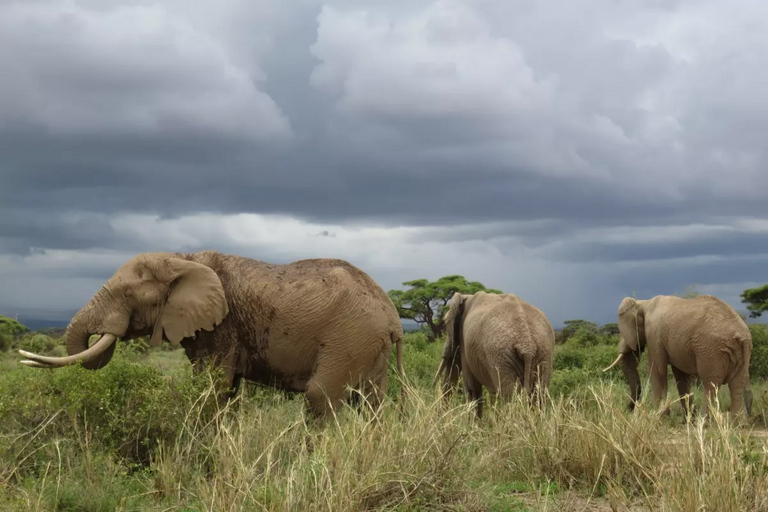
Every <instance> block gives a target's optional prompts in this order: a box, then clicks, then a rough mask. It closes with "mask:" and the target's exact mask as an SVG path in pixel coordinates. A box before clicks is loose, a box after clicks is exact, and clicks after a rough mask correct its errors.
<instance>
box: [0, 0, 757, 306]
mask: <svg viewBox="0 0 768 512" xmlns="http://www.w3.org/2000/svg"><path fill="white" fill-rule="evenodd" d="M764 10H765V7H764V6H762V4H760V3H757V2H756V1H752V0H744V1H743V2H740V3H739V7H738V8H736V9H733V8H728V7H727V6H723V5H720V4H718V3H716V2H711V1H705V2H692V1H688V0H679V1H676V2H655V1H647V2H632V3H630V2H618V3H617V2H610V1H608V0H578V1H575V2H569V3H568V4H567V5H565V4H563V3H562V2H555V0H538V1H537V2H528V3H519V2H518V3H515V2H512V3H510V2H500V1H496V0H482V1H480V2H473V3H470V2H462V1H443V0H436V1H431V0H430V1H427V0H420V1H418V2H399V1H398V2H390V3H387V4H381V2H369V1H364V2H350V1H347V0H344V1H341V0H337V1H334V0H330V1H327V2H321V1H319V0H318V1H316V0H311V1H302V2H292V3H290V4H288V3H285V4H278V3H276V2H271V3H270V2H248V1H245V0H238V1H235V2H229V3H227V4H226V5H221V4H220V3H216V2H213V1H212V0H210V1H209V0H205V1H202V0H201V1H200V2H198V3H195V4H194V5H193V4H192V3H189V2H184V1H181V0H165V1H162V0H155V1H151V0H147V1H143V2H140V3H127V2H126V3H124V2H120V1H118V0H114V1H110V2H93V1H82V0H81V1H74V2H60V1H56V0H40V1H37V2H20V1H19V2H4V3H2V4H0V66H2V67H3V69H4V70H5V71H4V79H3V80H2V81H1V82H0V181H1V182H2V186H0V277H2V278H3V279H6V280H8V282H10V283H13V285H14V286H26V287H27V288H29V287H34V286H40V287H42V286H45V283H58V284H56V286H61V287H62V288H61V289H62V290H63V289H64V288H65V287H68V288H67V289H72V290H77V291H73V292H72V293H71V294H67V293H62V294H61V299H60V301H59V302H55V301H52V300H51V301H48V302H45V301H42V302H41V303H40V306H39V307H40V308H48V310H50V309H51V308H53V309H55V308H56V307H59V308H64V309H67V308H70V307H71V304H72V303H76V301H80V300H82V298H83V297H85V296H87V295H88V294H89V293H90V292H91V291H92V290H93V289H94V287H97V285H98V281H99V280H102V279H104V278H106V277H108V276H109V275H111V273H112V272H113V271H114V268H115V267H116V265H117V262H118V261H120V260H121V258H127V257H129V256H130V255H131V254H134V253H136V252H140V251H151V250H199V249H204V248H211V247H214V248H218V249H220V250H228V251H232V252H241V253H246V254H248V255H251V256H253V257H263V258H272V259H274V260H280V261H284V260H285V261H287V260H290V258H293V257H303V256H313V255H316V254H318V253H323V254H325V255H334V254H340V255H347V256H348V257H349V258H350V259H354V260H355V261H359V262H361V264H362V265H367V267H366V268H367V269H368V270H369V271H370V272H371V274H372V275H374V277H376V278H377V279H379V280H380V281H382V282H383V283H385V284H386V286H395V285H397V284H398V283H399V282H402V281H405V280H408V279H410V278H412V276H411V275H410V272H412V271H413V272H417V271H418V272H422V273H423V275H427V274H429V273H430V272H431V273H433V274H434V275H432V277H438V274H440V272H443V273H453V271H454V270H455V271H457V272H458V271H460V272H463V273H465V274H467V275H469V274H472V275H474V274H477V275H480V276H483V278H484V279H486V280H489V281H494V282H496V281H498V283H500V284H499V285H498V286H501V285H503V286H507V287H510V288H516V289H518V290H520V289H522V290H524V291H526V293H528V294H529V295H531V296H533V297H534V298H536V299H537V300H540V301H541V302H542V303H543V305H544V306H545V309H547V310H548V311H551V312H552V315H554V316H555V317H556V318H560V319H563V318H566V317H570V316H572V315H573V314H584V315H595V317H596V318H597V317H600V318H604V317H605V316H604V315H606V313H605V311H608V312H609V313H607V314H608V317H610V316H611V315H613V309H614V308H613V305H612V301H615V300H616V298H617V297H618V298H619V300H620V298H621V296H623V295H622V294H626V293H625V291H624V290H625V289H626V288H628V287H634V286H637V285H638V284H639V285H642V286H643V287H644V288H642V290H643V292H644V293H647V294H655V293H657V292H658V291H659V290H669V289H670V288H673V289H675V290H681V289H682V288H683V287H684V286H685V285H686V284H690V283H694V282H696V283H704V284H705V285H707V286H731V285H733V286H740V284H739V283H742V284H743V283H746V282H753V281H755V280H758V281H759V279H760V277H759V276H760V274H759V266H760V264H761V263H760V262H762V258H764V257H765V256H766V255H768V246H766V242H765V241H764V240H763V239H764V238H765V237H764V233H765V229H762V228H760V229H758V228H754V227H751V228H750V227H744V226H743V225H742V224H739V222H742V221H744V219H747V220H749V219H757V220H760V219H763V220H764V219H768V207H766V205H767V204H768V188H766V187H763V186H761V184H762V183H763V182H764V180H765V178H764V175H763V173H764V169H765V167H766V164H768V154H766V150H765V148H764V140H765V135H766V134H765V130H766V128H765V127H766V126H768V123H766V120H768V117H767V116H768V110H766V109H765V108H764V107H765V102H764V100H763V96H764V90H765V87H764V86H765V84H766V83H768V71H766V70H767V69H768V68H767V67H766V66H764V65H763V64H764V63H765V62H768V50H766V48H768V45H767V44H765V43H768V41H766V36H765V34H768V26H765V25H768V22H766V21H764V20H766V19H768V17H766V16H763V14H765V12H764ZM692 20H711V23H710V22H703V23H698V22H694V21H692ZM201 213H207V214H211V215H216V214H223V215H226V216H229V217H227V218H233V216H236V215H239V214H243V213H255V214H268V215H272V214H276V215H283V216H290V217H292V218H294V219H302V220H303V221H304V222H306V223H312V224H311V225H309V226H308V227H307V228H306V232H303V231H301V229H300V228H298V227H296V226H294V225H290V226H287V225H285V226H283V225H282V224H281V226H283V227H282V228H281V229H289V228H290V229H291V230H293V231H290V233H282V232H281V233H275V231H273V230H274V229H277V228H270V226H272V224H270V223H269V221H258V222H266V224H265V225H266V226H267V227H265V228H263V229H262V227H259V228H258V229H256V228H252V231H249V229H251V228H245V227H243V226H242V225H241V224H237V229H235V230H234V231H232V230H230V231H227V230H225V229H223V228H221V229H213V228H209V227H207V224H205V222H209V221H208V220H205V221H204V220H200V223H201V224H200V225H199V226H198V225H195V224H194V223H192V224H190V223H183V222H181V223H175V224H174V223H173V222H171V221H173V220H180V221H183V220H184V219H185V218H188V217H189V216H194V215H198V214H201ZM145 215H146V216H149V217H144V216H145ZM152 216H156V217H157V218H159V219H160V220H159V221H157V220H156V219H154V218H153V217H152ZM211 219H216V220H210V222H219V223H225V222H226V221H225V220H222V219H223V217H216V216H215V217H211ZM165 221H168V222H165ZM164 222H165V223H164ZM253 222H254V223H256V224H258V222H257V221H255V220H254V221H253ZM131 223H134V224H133V225H131ZM254 225H255V224H254ZM689 225H701V226H704V227H705V228H702V230H701V231H700V232H694V231H690V229H689V228H686V226H689ZM259 226H261V224H259ZM360 226H367V227H368V228H371V229H374V228H375V229H381V230H384V231H366V232H365V234H360V232H358V231H355V229H358V228H360ZM233 229H234V228H233ZM271 229H272V230H271ZM654 229H658V230H659V231H660V232H662V231H664V230H665V229H672V230H674V229H677V230H679V232H680V233H681V235H680V238H677V239H676V238H674V237H654V236H652V234H653V230H654ZM686 229H688V231H686ZM386 230H389V231H386ZM398 230H404V231H402V232H401V231H398ZM233 233H235V234H233ZM325 233H327V234H325ZM280 237H284V241H283V242H282V243H283V244H284V245H285V246H286V248H284V249H281V246H280V242H278V240H283V239H281V238H280ZM355 237H360V238H359V240H358V238H355ZM633 237H634V238H633ZM299 241H300V243H299ZM302 244H303V245H302ZM393 244H400V245H398V246H397V247H398V248H397V249H394V248H392V247H393ZM385 249H386V250H385ZM390 250H391V254H392V256H391V258H392V261H387V260H384V259H383V257H380V256H378V257H377V254H380V253H382V252H384V253H386V254H390V253H389V252H386V251H390ZM366 251H368V252H366ZM458 251H464V252H465V253H466V251H474V252H472V254H471V255H470V256H469V257H462V258H455V259H451V256H449V255H450V254H451V253H455V252H458ZM100 254H104V255H107V256H105V257H104V259H102V260H98V257H97V256H94V255H100ZM443 255H444V256H443ZM702 256H711V257H712V258H711V259H706V258H705V259H701V257H702ZM94 257H96V258H97V260H94V259H93V258H94ZM696 257H699V259H698V260H696ZM715 257H719V258H720V259H717V258H715ZM441 258H442V259H441ZM745 258H746V259H745ZM749 258H752V259H749ZM694 260H695V263H694V262H693V261H694ZM681 261H691V263H690V264H680V263H679V262H681ZM425 262H429V263H425ZM505 262H509V264H508V266H507V264H506V263H505ZM542 262H546V263H542ZM747 262H753V263H747ZM546 265H549V266H551V267H547V266H546ZM507 267H508V268H509V269H511V270H505V268H507ZM430 269H431V270H430ZM490 269H492V270H490ZM430 275H431V274H430ZM35 276H40V279H38V278H37V277H35ZM525 276H529V277H525ZM624 276H627V277H624ZM43 278H44V279H46V280H47V281H42V279H43ZM537 280H538V281H537ZM547 280H551V281H547ZM686 280H687V281H688V282H686ZM537 282H547V283H549V284H548V285H546V286H557V283H561V282H562V283H563V284H562V286H563V287H581V288H582V289H587V290H588V295H589V297H590V299H589V300H584V301H578V299H577V298H576V297H578V294H576V292H573V293H574V295H573V296H572V297H571V296H568V297H563V296H559V295H557V294H552V293H549V292H546V291H544V290H542V288H544V285H538V284H537ZM729 283H730V284H729ZM723 290H726V289H725V288H723ZM36 293H37V294H38V295H40V294H41V293H42V292H41V291H38V292H36ZM569 293H570V292H569ZM724 293H726V292H724ZM727 293H728V294H730V296H731V297H732V296H733V290H732V289H731V288H728V289H727ZM35 300H36V295H35V292H34V290H33V291H32V292H29V293H27V292H24V293H23V294H22V295H19V296H17V298H12V297H11V295H10V294H9V293H5V294H3V293H0V306H2V307H14V306H16V305H17V304H26V305H28V307H32V305H33V304H34V303H35ZM46 300H47V299H46ZM43 302H45V304H43ZM65 305H66V308H65V307H64V306H65ZM25 307H26V306H25ZM33 309H34V308H33ZM67 310H69V309H67Z"/></svg>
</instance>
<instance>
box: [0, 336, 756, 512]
mask: <svg viewBox="0 0 768 512" xmlns="http://www.w3.org/2000/svg"><path fill="white" fill-rule="evenodd" d="M569 341H570V340H569ZM440 345H441V344H440V343H427V342H426V340H425V339H424V338H423V337H421V336H419V335H409V336H408V338H407V341H406V347H405V370H406V374H407V376H408V377H407V378H408V383H407V385H408V394H407V399H406V402H405V404H403V405H404V407H403V409H402V412H401V409H400V404H398V403H395V400H398V399H399V398H397V397H398V396H399V388H400V386H401V383H400V382H398V381H397V379H396V378H395V377H394V375H395V374H394V372H392V373H391V375H392V378H391V380H390V385H389V389H388V394H389V396H391V397H392V398H391V399H387V400H386V401H385V402H384V403H383V404H382V406H381V407H380V409H379V410H377V411H372V410H370V408H368V407H366V404H363V407H362V408H361V410H360V411H358V410H355V409H352V408H350V407H345V408H344V409H343V410H342V411H340V412H339V414H338V415H337V416H336V417H335V418H334V419H333V420H332V421H331V422H330V423H329V424H328V425H327V428H326V429H324V430H317V429H315V428H313V427H312V426H311V425H307V424H305V422H304V415H303V406H304V403H303V398H302V397H301V395H286V394H283V393H278V392H273V391H271V390H267V389H264V388H260V387H257V386H251V385H247V386H245V387H244V389H243V393H242V394H241V395H240V396H238V398H237V399H236V400H235V401H234V402H230V403H229V404H228V405H226V406H220V405H219V404H218V403H217V402H216V399H215V396H216V393H217V392H218V391H219V390H220V389H221V388H220V381H219V379H218V377H219V375H218V374H216V373H215V372H213V373H211V372H203V373H202V374H200V375H197V376H196V375H193V374H192V372H191V371H190V369H189V366H188V364H186V362H185V361H184V359H183V358H179V359H177V365H176V366H173V364H171V363H170V362H169V361H171V360H172V358H171V356H169V355H168V353H163V354H162V356H160V355H158V354H155V353H152V352H149V353H143V354H139V353H135V352H131V351H126V350H124V349H121V350H120V351H118V353H117V354H116V355H115V357H114V359H113V361H112V362H111V363H110V364H109V365H108V366H107V367H105V368H104V369H102V370H99V371H97V372H90V371H86V370H83V369H82V368H76V367H72V368H64V369H59V370H55V371H47V370H46V371H41V370H36V369H30V368H17V369H13V370H8V371H6V372H5V373H3V374H2V375H0V507H2V510H105V511H106V510H109V511H113V510H158V511H159V510H186V511H193V510H201V511H202V510H206V511H207V510H217V511H235V510H267V511H271V510H281V511H282V510H333V511H337V510H509V511H512V510H514V511H522V510H548V509H552V510H561V509H568V510H572V509H573V510H590V509H594V510H598V509H600V508H598V507H603V509H604V510H608V509H609V507H616V508H615V509H616V510H621V509H624V510H627V509H637V510H647V509H652V510H681V511H688V510H691V511H692V510H740V511H741V510H764V509H766V508H767V507H768V490H767V489H766V483H765V480H766V474H765V472H766V467H767V463H768V455H767V454H766V444H765V436H761V435H759V433H758V432H755V431H753V430H752V427H751V426H750V424H751V423H750V421H741V422H738V421H735V420H734V419H732V418H730V417H729V416H728V414H726V413H719V412H715V414H714V415H713V417H712V419H711V420H710V421H709V422H708V423H707V424H706V425H705V424H704V423H703V422H702V420H701V419H700V418H697V417H694V418H692V419H691V421H690V422H688V423H686V422H685V421H683V418H682V416H681V415H680V413H679V412H678V411H679V404H676V403H674V402H675V398H676V397H674V395H673V394H672V393H670V397H669V402H670V403H671V407H672V409H673V411H674V412H673V414H671V415H670V416H664V415H663V414H662V413H661V412H660V410H658V409H657V408H656V407H654V406H653V405H652V403H651V400H650V398H649V397H648V393H647V392H645V393H644V396H643V400H642V401H641V403H640V405H639V407H638V408H637V410H636V411H635V412H634V413H629V412H628V411H627V410H626V402H627V396H626V386H625V385H624V384H623V382H622V381H621V378H620V376H618V377H617V376H616V375H615V374H609V373H606V374H603V373H602V372H601V371H600V369H601V367H602V365H603V364H604V363H605V361H604V359H605V358H606V357H608V356H609V355H610V354H608V351H607V350H606V349H605V348H603V347H607V346H608V343H603V344H600V343H597V344H595V343H593V342H591V341H590V344H588V345H587V346H579V345H578V344H577V343H572V344H571V345H567V346H564V347H558V351H567V352H568V354H567V356H568V357H567V358H564V359H565V360H571V361H577V362H578V364H573V365H572V366H571V367H570V369H569V371H560V370H559V371H556V372H555V375H554V376H553V386H552V393H551V395H550V396H549V397H548V399H547V400H546V404H545V406H544V408H543V409H538V408H532V407H530V406H529V405H528V403H527V402H526V401H524V400H522V399H521V398H516V399H514V400H512V401H511V402H508V403H493V402H491V401H490V400H489V401H488V402H487V404H486V408H485V414H484V417H483V419H482V420H477V419H476V418H475V414H474V411H473V408H472V406H471V405H469V404H466V403H464V396H463V395H462V393H461V390H459V392H458V393H456V394H454V396H453V397H452V398H451V399H450V400H448V401H444V400H443V399H442V398H441V397H439V396H438V393H437V390H436V389H433V388H432V387H431V381H432V377H433V375H434V371H435V369H436V367H437V362H438V361H439V355H440V351H441V346H440ZM562 360H563V358H561V364H562ZM607 363H610V360H609V361H608V362H607ZM607 363H606V364H607ZM561 370H562V369H561ZM576 376H578V378H577V377H576ZM558 379H561V380H558ZM644 389H645V390H649V389H650V388H649V386H648V383H647V382H644ZM671 389H674V387H671ZM753 390H754V391H755V392H756V401H755V403H756V405H755V407H756V409H759V410H757V411H756V416H757V417H758V418H759V417H760V415H761V414H763V410H764V409H765V405H766V402H765V400H764V399H762V398H761V397H763V396H764V395H765V393H764V391H765V390H764V389H763V388H762V387H761V386H760V385H758V384H754V385H753ZM699 399H700V396H699ZM722 405H725V404H722ZM718 407H719V406H718ZM718 407H715V409H717V408H718ZM722 408H724V407H722ZM752 422H753V423H754V422H755V420H754V419H753V421H752ZM757 423H758V424H759V421H757ZM310 447H311V449H310ZM622 507H623V508H622Z"/></svg>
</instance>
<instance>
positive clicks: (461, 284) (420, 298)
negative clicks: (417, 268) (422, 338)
mask: <svg viewBox="0 0 768 512" xmlns="http://www.w3.org/2000/svg"><path fill="white" fill-rule="evenodd" d="M403 286H409V287H410V289H408V290H390V291H389V292H388V293H389V297H390V298H391V299H392V302H394V303H395V307H396V308H397V312H398V314H399V315H400V318H403V319H408V320H413V321H414V322H416V323H418V324H421V325H422V327H423V326H425V325H426V326H427V327H428V328H429V331H430V336H429V341H430V342H432V341H435V340H436V339H437V338H439V337H440V336H442V335H443V334H444V333H445V322H444V321H443V315H444V314H445V313H446V311H448V301H450V300H451V297H452V296H453V294H454V293H456V292H458V293H477V292H479V291H484V292H487V293H503V292H502V291H501V290H495V289H492V288H486V287H485V285H484V284H483V283H480V282H478V281H467V279H466V278H465V277H464V276H461V275H450V276H443V277H441V278H440V279H438V280H437V281H429V280H428V279H414V280H413V281H406V282H404V283H403Z"/></svg>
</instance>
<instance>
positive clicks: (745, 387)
mask: <svg viewBox="0 0 768 512" xmlns="http://www.w3.org/2000/svg"><path fill="white" fill-rule="evenodd" d="M728 391H730V394H731V406H730V409H729V410H730V413H731V414H732V415H736V414H739V413H741V411H742V405H743V407H744V409H746V412H747V416H751V415H752V391H751V390H750V389H749V377H748V376H747V375H746V372H740V373H739V374H737V375H736V376H735V377H734V378H733V379H731V381H730V382H729V383H728Z"/></svg>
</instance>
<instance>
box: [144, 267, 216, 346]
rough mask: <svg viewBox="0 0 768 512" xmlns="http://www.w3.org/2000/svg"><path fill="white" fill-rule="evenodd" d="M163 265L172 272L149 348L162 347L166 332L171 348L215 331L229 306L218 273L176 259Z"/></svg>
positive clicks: (208, 268)
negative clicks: (201, 333)
mask: <svg viewBox="0 0 768 512" xmlns="http://www.w3.org/2000/svg"><path fill="white" fill-rule="evenodd" d="M163 266H164V269H163V270H165V271H167V272H168V273H169V275H168V276H167V278H168V284H169V287H168V297H167V299H166V301H165V303H164V304H163V306H162V308H161V312H160V315H159V318H158V320H157V323H156V324H155V329H154V332H153V333H152V338H151V339H150V342H149V343H150V345H152V346H158V345H160V344H161V343H162V341H163V332H165V337H166V338H167V339H168V341H170V342H171V344H172V345H178V344H179V343H181V340H182V339H183V338H186V337H189V336H193V335H194V334H195V332H196V331H199V330H201V329H204V330H206V331H212V330H213V328H214V327H216V325H218V324H220V323H221V321H222V320H224V317H225V316H227V314H228V313H229V307H228V306H227V299H226V297H225V295H224V287H223V286H222V284H221V280H220V279H219V276H217V275H216V272H214V271H213V270H212V269H211V268H210V267H207V266H205V265H202V264H200V263H196V262H194V261H188V260H182V259H177V258H171V259H168V260H166V261H165V262H164V265H163ZM164 277H165V276H164Z"/></svg>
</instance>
